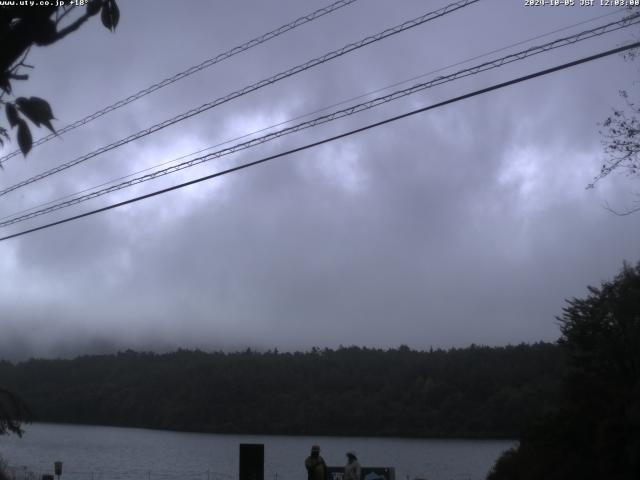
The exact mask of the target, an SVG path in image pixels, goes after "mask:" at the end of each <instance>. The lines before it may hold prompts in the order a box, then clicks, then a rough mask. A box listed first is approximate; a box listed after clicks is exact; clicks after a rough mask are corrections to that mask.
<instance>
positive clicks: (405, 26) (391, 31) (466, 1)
mask: <svg viewBox="0 0 640 480" xmlns="http://www.w3.org/2000/svg"><path fill="white" fill-rule="evenodd" d="M479 1H480V0H460V1H458V2H454V3H451V4H449V5H447V6H445V7H443V8H441V9H439V10H434V11H432V12H429V13H426V14H424V15H421V16H420V17H417V18H414V19H412V20H408V21H406V22H404V23H402V24H400V25H397V26H395V27H392V28H388V29H386V30H384V31H382V32H380V33H377V34H375V35H372V36H369V37H366V38H364V39H362V40H360V41H358V42H355V43H350V44H348V45H345V46H344V47H342V48H339V49H338V50H333V51H332V52H329V53H326V54H324V55H322V56H320V57H316V58H314V59H313V60H309V61H307V62H305V63H303V64H300V65H297V66H295V67H293V68H291V69H289V70H286V71H284V72H280V73H278V74H276V75H273V76H271V77H269V78H266V79H263V80H260V81H259V82H257V83H254V84H252V85H249V86H247V87H244V88H242V89H240V90H236V91H235V92H233V93H230V94H228V95H226V96H224V97H220V98H218V99H216V100H213V101H212V102H209V103H205V104H203V105H201V106H199V107H197V108H194V109H192V110H189V111H187V112H185V113H182V114H180V115H177V116H175V117H173V118H171V119H168V120H165V121H163V122H160V123H158V124H156V125H153V126H151V127H149V128H147V129H145V130H141V131H139V132H137V133H134V134H133V135H130V136H128V137H126V138H124V139H121V140H118V141H116V142H113V143H111V144H109V145H106V146H104V147H101V148H99V149H97V150H94V151H93V152H90V153H87V154H85V155H83V156H81V157H78V158H76V159H74V160H71V161H70V162H67V163H63V164H61V165H58V166H57V167H54V168H52V169H50V170H47V171H46V172H43V173H40V174H38V175H35V176H33V177H31V178H28V179H26V180H23V181H21V182H18V183H16V184H14V185H11V186H10V187H7V188H5V189H3V190H0V196H2V195H6V194H7V193H9V192H12V191H14V190H17V189H18V188H21V187H24V186H26V185H29V184H31V183H34V182H36V181H38V180H42V179H43V178H46V177H49V176H51V175H54V174H56V173H59V172H61V171H64V170H66V169H68V168H70V167H73V166H75V165H78V164H79V163H82V162H85V161H86V160H89V159H90V158H93V157H96V156H98V155H100V154H102V153H105V152H108V151H110V150H113V149H114V148H117V147H120V146H122V145H125V144H126V143H129V142H132V141H134V140H138V139H139V138H142V137H145V136H147V135H150V134H151V133H154V132H157V131H159V130H162V129H163V128H166V127H168V126H170V125H173V124H175V123H178V122H181V121H183V120H186V119H188V118H190V117H193V116H194V115H198V114H200V113H202V112H205V111H207V110H210V109H212V108H214V107H217V106H219V105H222V104H223V103H226V102H229V101H231V100H234V99H236V98H238V97H241V96H243V95H246V94H248V93H251V92H253V91H255V90H258V89H260V88H262V87H266V86H267V85H271V84H273V83H276V82H278V81H280V80H283V79H285V78H288V77H290V76H292V75H295V74H297V73H300V72H303V71H305V70H309V69H310V68H313V67H316V66H318V65H321V64H323V63H326V62H328V61H330V60H333V59H335V58H338V57H340V56H342V55H345V54H347V53H350V52H352V51H354V50H357V49H359V48H362V47H364V46H366V45H369V44H372V43H375V42H378V41H380V40H383V39H385V38H387V37H390V36H392V35H395V34H398V33H400V32H404V31H405V30H409V29H410V28H413V27H416V26H418V25H422V24H423V23H426V22H428V21H430V20H434V19H436V18H439V17H442V16H444V15H447V14H448V13H451V12H454V11H456V10H459V9H461V8H464V7H466V6H468V5H471V4H473V3H476V2H479Z"/></svg>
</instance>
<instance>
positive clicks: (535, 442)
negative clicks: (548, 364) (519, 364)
mask: <svg viewBox="0 0 640 480" xmlns="http://www.w3.org/2000/svg"><path fill="white" fill-rule="evenodd" d="M558 320H559V322H560V327H561V331H562V337H561V339H560V345H561V347H562V349H563V350H564V351H565V352H566V357H567V365H568V368H567V374H566V377H565V378H564V381H563V402H562V404H561V408H560V409H559V410H558V411H557V412H556V413H554V414H552V415H550V416H547V417H546V418H543V419H541V420H540V421H539V422H538V424H537V425H536V427H535V428H532V429H531V430H530V431H529V432H528V433H527V434H526V435H525V436H524V437H523V439H522V440H521V443H520V446H519V448H517V449H514V450H511V451H509V452H507V453H506V454H505V455H503V456H502V458H501V459H500V460H499V461H498V463H497V464H496V466H495V468H494V471H493V473H492V474H491V475H490V476H489V479H490V480H501V479H509V480H529V479H531V480H533V479H540V478H545V479H549V480H554V479H563V480H571V479H574V478H575V479H580V480H590V479H593V480H596V479H603V478H607V479H611V480H618V479H619V480H623V479H625V480H626V479H637V478H640V263H638V265H636V266H635V267H631V266H629V265H625V266H624V267H623V269H622V271H621V272H620V273H619V274H618V275H617V276H616V277H615V278H614V280H613V281H610V282H605V283H603V285H602V286H601V287H600V288H594V287H589V295H588V296H587V297H586V298H584V299H575V298H574V299H572V300H569V301H568V306H567V307H566V308H565V309H564V313H563V315H562V317H560V318H559V319H558Z"/></svg>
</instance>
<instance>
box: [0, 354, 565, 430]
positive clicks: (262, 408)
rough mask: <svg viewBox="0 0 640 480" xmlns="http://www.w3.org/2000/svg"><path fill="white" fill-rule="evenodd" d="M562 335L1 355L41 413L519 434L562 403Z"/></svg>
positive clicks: (179, 425)
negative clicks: (300, 347) (497, 342)
mask: <svg viewBox="0 0 640 480" xmlns="http://www.w3.org/2000/svg"><path fill="white" fill-rule="evenodd" d="M564 368H565V367H564V361H563V354H562V351H561V350H560V348H559V347H558V346H557V345H555V344H550V343H536V344H532V345H526V344H521V345H518V346H507V347H485V346H476V345H472V346H470V347H468V348H461V349H450V350H440V349H439V350H429V351H415V350H411V349H409V348H408V347H406V346H401V347H399V348H395V349H388V350H381V349H371V348H359V347H344V348H338V349H328V348H326V349H317V348H314V349H312V350H311V351H309V352H304V353H303V352H295V353H282V352H278V351H277V350H276V351H268V352H255V351H251V350H246V351H244V352H236V353H223V352H211V353H206V352H202V351H198V350H178V351H176V352H173V353H166V354H156V353H151V352H134V351H130V350H129V351H125V352H119V353H117V354H113V355H91V356H82V357H78V358H75V359H66V360H63V359H58V360H42V359H40V360H36V359H33V360H29V361H25V362H21V363H16V364H14V363H10V362H7V361H0V384H1V385H3V386H5V387H6V388H8V389H10V390H12V391H14V392H15V393H16V394H18V395H19V396H20V397H21V398H22V399H23V400H24V401H25V402H26V404H27V405H29V407H30V409H31V411H32V414H33V419H34V420H35V421H47V422H65V423H81V424H99V425H117V426H131V427H147V428H159V429H171V430H186V431H198V432H220V433H263V434H293V435H296V434H305V435H306V434H313V435H373V436H409V437H466V438H482V437H492V438H514V437H516V436H518V435H519V434H520V433H521V432H523V431H524V429H525V428H526V426H527V424H528V422H529V421H530V420H531V419H533V418H536V417H539V416H541V415H544V414H546V413H547V412H549V411H551V410H552V409H553V408H554V407H555V406H556V404H557V401H558V395H559V393H558V392H559V385H560V382H561V378H562V375H563V371H564Z"/></svg>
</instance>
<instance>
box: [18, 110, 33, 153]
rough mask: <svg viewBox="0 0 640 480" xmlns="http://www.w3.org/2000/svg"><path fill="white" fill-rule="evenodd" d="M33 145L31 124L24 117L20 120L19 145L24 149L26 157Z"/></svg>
mask: <svg viewBox="0 0 640 480" xmlns="http://www.w3.org/2000/svg"><path fill="white" fill-rule="evenodd" d="M32 145H33V138H32V137H31V131H30V130H29V125H27V122H25V121H24V120H22V119H19V120H18V146H19V147H20V150H21V151H22V154H23V155H24V156H25V157H26V156H27V153H29V150H31V147H32Z"/></svg>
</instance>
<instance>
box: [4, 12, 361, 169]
mask: <svg viewBox="0 0 640 480" xmlns="http://www.w3.org/2000/svg"><path fill="white" fill-rule="evenodd" d="M356 1H357V0H339V1H337V2H334V3H332V4H331V5H329V6H327V7H324V8H320V9H318V10H316V11H315V12H311V13H309V14H307V15H304V16H302V17H300V18H297V19H296V20H294V21H292V22H289V23H287V24H285V25H282V26H281V27H279V28H276V29H275V30H271V31H270V32H268V33H265V34H263V35H260V36H259V37H256V38H254V39H252V40H249V41H248V42H245V43H243V44H242V45H238V46H237V47H234V48H232V49H230V50H227V51H226V52H224V53H221V54H219V55H216V56H215V57H213V58H209V59H207V60H205V61H204V62H202V63H200V64H198V65H194V66H192V67H189V68H187V69H186V70H184V71H182V72H179V73H176V74H175V75H173V76H172V77H168V78H165V79H164V80H162V81H160V82H158V83H155V84H153V85H151V86H149V87H147V88H145V89H143V90H140V91H139V92H137V93H134V94H133V95H130V96H128V97H127V98H124V99H122V100H118V101H117V102H115V103H113V104H111V105H108V106H106V107H104V108H103V109H102V110H98V111H97V112H95V113H92V114H91V115H87V116H86V117H84V118H81V119H80V120H77V121H75V122H73V123H70V124H69V125H66V126H64V127H62V128H60V129H58V131H57V132H56V133H50V134H49V135H47V136H46V137H43V138H41V139H40V140H37V141H35V142H33V145H32V148H33V147H37V146H38V145H42V144H43V143H45V142H48V141H49V140H51V139H52V138H55V137H56V136H57V135H62V134H63V133H66V132H69V131H71V130H74V129H76V128H78V127H80V126H82V125H86V124H87V123H89V122H92V121H93V120H95V119H97V118H100V117H102V116H103V115H106V114H107V113H109V112H113V111H114V110H117V109H118V108H121V107H124V106H125V105H128V104H129V103H131V102H134V101H136V100H138V99H140V98H142V97H144V96H146V95H149V94H150V93H153V92H155V91H156V90H160V89H161V88H163V87H166V86H167V85H171V84H172V83H175V82H177V81H178V80H182V79H183V78H186V77H188V76H189V75H193V74H194V73H197V72H199V71H201V70H204V69H205V68H209V67H211V66H213V65H215V64H216V63H220V62H222V61H223V60H226V59H228V58H231V57H233V56H234V55H237V54H239V53H242V52H244V51H246V50H249V49H250V48H253V47H256V46H258V45H260V44H262V43H265V42H268V41H269V40H272V39H274V38H276V37H278V36H280V35H282V34H284V33H286V32H289V31H291V30H293V29H295V28H297V27H299V26H301V25H304V24H305V23H309V22H312V21H313V20H316V19H318V18H320V17H322V16H324V15H327V14H329V13H332V12H335V11H336V10H338V9H340V8H342V7H346V6H347V5H351V4H352V3H354V2H356ZM20 153H21V150H20V149H16V150H14V151H13V152H11V153H9V154H7V155H5V156H3V157H0V167H1V166H2V165H3V164H4V162H6V161H7V160H9V159H10V158H12V157H15V156H16V155H19V154H20Z"/></svg>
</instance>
